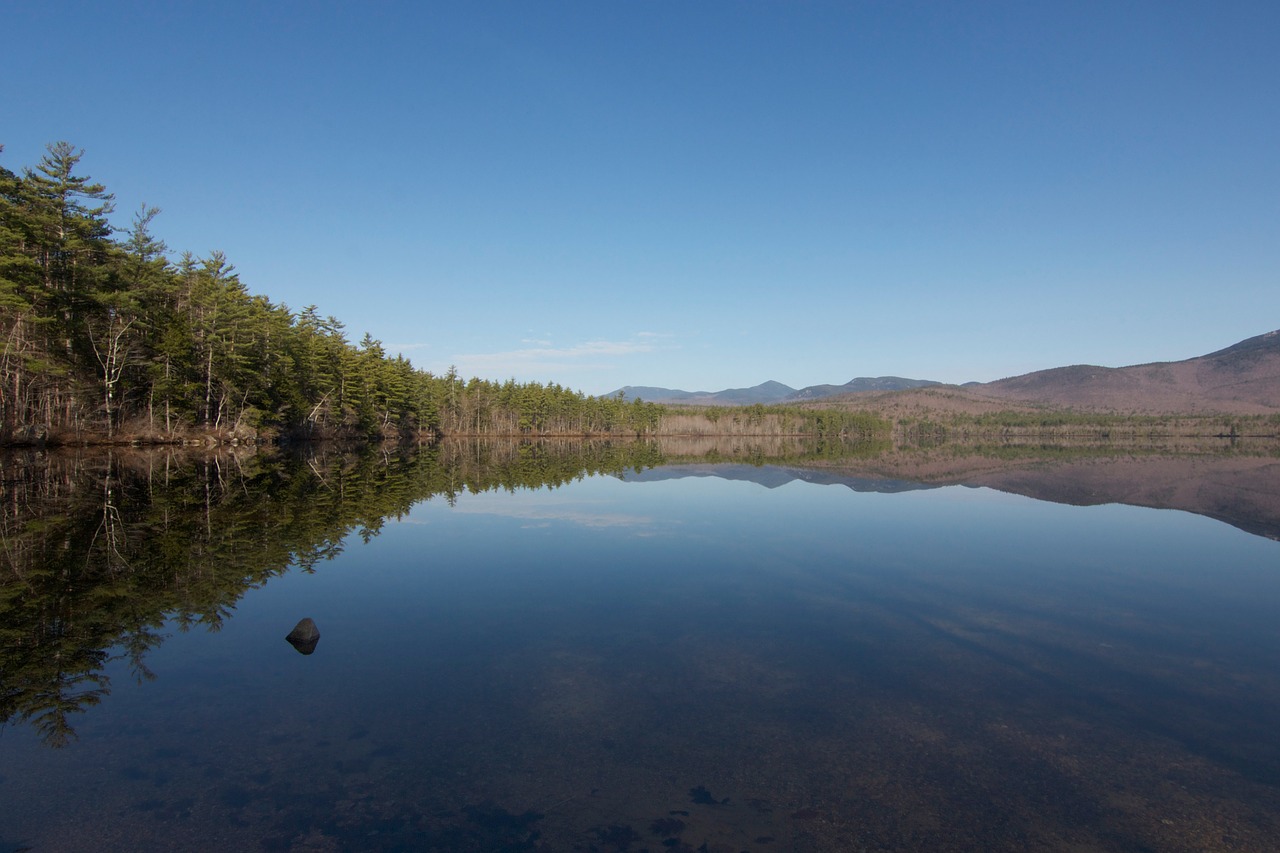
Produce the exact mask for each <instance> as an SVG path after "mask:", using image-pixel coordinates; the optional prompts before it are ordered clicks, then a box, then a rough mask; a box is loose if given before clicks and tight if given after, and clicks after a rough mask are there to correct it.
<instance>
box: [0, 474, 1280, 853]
mask: <svg viewBox="0 0 1280 853" xmlns="http://www.w3.org/2000/svg"><path fill="white" fill-rule="evenodd" d="M659 470H662V469H659ZM728 470H729V469H726V471H728ZM761 470H762V471H764V472H765V473H767V471H768V470H769V469H761ZM652 473H653V472H649V476H637V475H632V476H630V477H628V476H627V475H625V474H624V475H622V476H610V475H597V476H589V477H585V478H583V479H580V480H576V481H572V480H571V481H569V482H567V483H564V484H562V485H559V486H558V487H556V488H514V489H511V490H497V491H486V492H482V493H479V494H475V493H470V492H468V491H465V490H464V491H462V492H460V493H458V494H456V495H455V496H454V498H455V499H454V500H453V501H446V500H441V499H432V500H428V501H423V502H418V503H416V504H413V505H412V508H411V509H410V510H409V511H408V513H407V514H404V515H402V516H401V517H400V518H398V519H396V518H391V519H389V520H387V522H386V523H385V524H384V525H383V526H382V527H381V530H380V532H378V534H377V535H374V536H369V537H367V540H368V541H364V540H363V539H362V537H360V536H358V535H350V536H348V537H347V538H346V540H345V543H344V547H343V549H342V550H341V552H340V553H337V554H336V556H334V557H333V559H331V560H324V561H321V562H319V563H318V564H317V566H316V568H315V571H314V572H304V571H300V570H298V569H296V568H295V569H293V570H290V571H285V572H284V573H283V574H280V575H279V576H275V577H270V578H269V579H259V580H258V581H255V583H258V584H259V585H258V586H256V587H254V588H251V589H248V590H247V591H246V592H244V593H243V597H241V598H240V599H239V600H238V601H237V602H234V605H233V609H231V610H228V618H226V619H225V620H223V621H222V623H221V628H220V630H217V631H209V630H206V629H205V628H204V627H202V626H199V625H196V626H194V627H191V628H190V629H188V630H182V629H181V628H180V627H179V626H178V625H177V624H176V621H175V620H174V619H170V620H169V621H168V622H165V623H163V624H162V625H161V626H159V627H158V628H157V632H158V633H160V634H163V635H166V638H165V639H164V640H163V642H158V643H155V644H153V645H152V647H151V648H150V650H149V651H148V652H147V653H146V656H145V666H146V668H148V669H149V670H150V672H151V673H152V674H153V675H154V678H151V679H147V678H145V677H144V678H141V679H139V678H137V677H136V675H137V672H138V670H137V662H136V660H134V661H131V660H130V659H129V657H128V656H127V655H123V656H121V654H120V653H121V652H122V651H123V650H122V649H121V648H119V647H117V648H115V649H113V650H112V654H113V655H114V656H115V657H114V659H112V660H111V661H109V662H108V663H106V664H105V666H104V667H103V668H102V670H101V672H102V674H104V675H105V676H107V677H108V678H109V679H110V692H109V694H106V695H104V696H103V697H101V701H100V702H99V703H98V704H97V705H95V706H93V707H89V708H87V709H86V710H85V711H84V712H83V713H75V714H73V719H74V727H75V736H74V738H72V739H70V741H69V742H68V743H67V745H66V746H63V747H61V748H57V749H54V748H51V747H50V746H49V745H48V742H47V738H42V736H41V734H40V732H39V731H38V730H37V728H36V727H35V726H33V725H28V724H24V723H22V722H21V721H20V720H19V719H17V718H16V717H15V718H14V719H11V720H10V722H9V724H8V725H7V726H6V728H5V729H4V730H3V733H2V734H0V851H8V850H20V849H28V848H29V849H33V850H84V849H95V850H192V849H208V850H214V849H265V850H299V851H301V850H463V851H466V850H548V851H550V850H557V851H558V850H582V851H588V850H598V851H624V850H629V851H640V850H650V851H661V850H699V849H705V850H707V851H709V853H710V851H735V852H736V851H743V850H750V851H753V853H756V852H757V851H770V850H779V851H781V850H802V851H803V850H860V849H866V850H884V849H890V850H1010V851H1012V850H1079V851H1095V850H1097V851H1104V850H1105V851H1144V850H1265V849H1269V846H1270V845H1272V844H1273V843H1274V839H1275V838H1280V731H1277V728H1276V726H1275V721H1276V720H1277V719H1280V620H1278V619H1277V613H1278V612H1280V611H1278V609H1277V605H1280V543H1277V542H1275V541H1271V540H1269V539H1265V538H1261V537H1257V536H1251V535H1248V534H1246V533H1243V532H1241V531H1240V530H1237V529H1235V528H1232V527H1229V526H1227V525H1225V524H1222V523H1219V522H1216V521H1213V520H1210V519H1207V518H1203V517H1199V516H1195V515H1190V514H1187V513H1181V512H1173V511H1161V510H1153V509H1143V508H1135V507H1127V506H1114V505H1113V506H1096V507H1072V506H1062V505H1057V504H1051V503H1043V502H1037V501H1034V500H1031V499H1029V498H1022V497H1017V496H1012V495H1009V494H1004V493H1000V492H995V491H990V490H987V489H972V488H964V487H958V486H956V487H948V488H941V489H934V490H924V491H913V490H902V491H895V490H893V489H890V490H887V491H884V492H871V491H862V492H860V491H854V490H852V489H850V488H845V487H843V486H841V485H839V484H817V483H811V482H804V481H800V480H793V481H790V482H786V478H785V477H783V478H780V479H779V482H780V483H781V484H780V485H779V484H777V483H774V484H773V485H774V486H775V487H773V488H765V487H763V486H761V485H760V484H758V483H757V482H751V481H749V480H731V479H723V478H720V477H716V476H698V477H680V476H672V477H670V478H667V479H660V478H656V477H653V476H652ZM666 473H674V474H678V473H680V472H679V470H678V469H677V470H674V471H671V472H666ZM698 473H699V474H702V475H705V474H707V469H706V467H705V466H702V467H699V469H698ZM712 473H713V474H714V471H712ZM208 570H209V571H210V572H215V573H216V572H217V571H218V566H216V565H212V566H209V567H208ZM303 617H310V618H312V619H314V620H315V622H316V624H317V625H318V627H319V630H320V633H321V638H320V640H319V643H318V645H317V646H316V648H315V650H314V653H312V654H309V655H302V654H299V653H298V651H296V650H295V649H294V648H293V647H292V646H291V645H289V644H288V643H287V642H285V639H284V637H285V635H286V634H287V633H288V632H289V631H290V629H292V628H293V626H294V625H295V624H296V623H297V622H298V620H300V619H302V618H303Z"/></svg>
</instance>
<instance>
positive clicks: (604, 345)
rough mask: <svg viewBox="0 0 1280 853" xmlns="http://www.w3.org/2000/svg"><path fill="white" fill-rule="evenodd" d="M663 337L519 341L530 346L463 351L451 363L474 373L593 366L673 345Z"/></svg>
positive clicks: (526, 373)
mask: <svg viewBox="0 0 1280 853" xmlns="http://www.w3.org/2000/svg"><path fill="white" fill-rule="evenodd" d="M666 337H670V336H668V335H661V334H658V333H654V332H641V333H639V334H636V335H634V336H632V337H631V338H630V339H629V340H623V341H609V340H593V341H583V342H582V343H577V344H571V345H569V346H559V347H557V346H553V345H551V344H550V342H548V341H521V343H530V344H534V346H528V347H524V348H522V349H512V350H506V351H503V352H488V353H464V354H460V355H456V356H454V357H453V360H452V363H453V364H455V365H456V366H457V368H458V371H459V372H460V373H462V374H464V375H477V376H484V375H488V376H494V375H501V374H525V375H528V374H532V373H542V374H547V373H554V372H556V371H578V370H583V369H596V368H601V367H607V366H609V364H610V362H611V360H612V359H616V358H625V357H627V356H633V355H640V354H643V353H650V352H655V351H657V350H659V349H671V348H673V345H671V344H663V343H662V342H661V341H660V340H659V339H661V338H666Z"/></svg>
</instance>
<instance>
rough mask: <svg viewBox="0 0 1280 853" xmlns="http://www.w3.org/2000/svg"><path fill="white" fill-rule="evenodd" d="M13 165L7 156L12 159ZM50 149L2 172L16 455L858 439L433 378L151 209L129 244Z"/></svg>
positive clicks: (769, 420) (535, 386)
mask: <svg viewBox="0 0 1280 853" xmlns="http://www.w3.org/2000/svg"><path fill="white" fill-rule="evenodd" d="M0 150H2V149H0ZM82 155H83V152H82V151H81V150H79V149H77V148H75V147H74V146H72V145H71V144H69V143H66V142H57V143H53V144H50V145H49V146H48V147H47V151H46V153H45V155H44V157H43V158H42V159H41V160H40V162H39V163H37V164H36V165H35V166H34V167H30V168H24V169H22V170H21V172H20V173H15V172H13V171H10V170H8V169H5V168H2V167H0V389H3V393H2V394H0V444H5V445H21V444H50V445H58V444H93V443H106V444H112V443H177V442H182V441H199V442H205V443H208V442H214V443H220V442H227V441H231V442H241V441H273V440H282V439H295V440H296V439H303V440H306V439H321V438H358V439H387V438H405V437H415V438H418V437H429V438H430V437H439V436H443V435H475V436H487V435H626V436H645V435H653V434H658V433H660V432H664V431H670V430H673V429H693V430H694V432H703V431H705V430H706V429H708V428H710V429H712V430H713V431H716V432H721V433H724V434H735V433H738V432H744V431H748V430H756V431H759V432H761V433H764V434H768V433H773V432H787V431H790V432H796V433H800V434H809V433H824V432H825V433H829V432H832V431H835V432H839V433H842V434H846V435H848V434H850V433H853V434H860V433H863V432H867V433H869V432H874V431H878V430H881V429H883V428H884V427H885V425H884V424H882V423H881V422H880V421H879V420H878V419H876V418H874V417H871V416H865V415H857V414H853V413H846V414H829V413H818V414H815V413H810V412H798V411H783V410H772V409H771V410H768V411H766V410H765V409H764V408H763V407H749V408H748V409H744V410H742V411H741V412H732V413H721V412H717V413H715V414H713V415H712V416H710V417H699V418H698V419H697V420H698V421H699V423H698V424H694V425H691V424H690V423H689V419H690V415H689V413H687V412H683V413H672V412H671V411H669V410H668V409H667V408H665V407H663V406H659V405H655V404H651V403H646V402H642V401H631V402H627V401H624V400H622V399H621V398H614V397H592V396H587V395H584V394H582V393H581V392H578V391H573V390H571V389H568V388H564V387H562V386H560V385H558V384H555V383H550V384H541V383H536V382H516V381H514V380H508V381H506V382H493V381H488V380H483V379H476V378H470V379H468V378H464V377H461V376H459V375H458V374H457V372H456V371H455V370H453V369H450V370H449V371H448V372H447V373H446V374H445V375H434V374H432V373H431V372H429V371H424V370H419V369H417V368H415V367H414V366H413V365H412V364H411V363H410V362H409V361H408V360H407V359H405V358H404V357H403V356H399V355H397V356H391V355H389V354H388V353H387V352H386V351H385V350H384V348H383V346H382V343H381V342H380V341H378V340H376V339H374V338H373V337H372V336H371V335H368V334H366V335H365V336H364V337H363V338H362V339H361V340H360V341H359V342H358V343H354V342H352V341H351V340H350V339H348V336H347V331H346V329H345V327H344V326H343V324H342V322H341V321H340V320H338V319H337V318H335V317H332V316H322V315H321V314H320V312H319V310H318V309H317V308H316V307H315V306H314V305H312V306H307V307H305V308H303V309H302V310H301V311H293V310H291V309H290V308H289V307H288V306H287V305H283V304H275V303H273V302H271V301H270V300H269V299H267V298H266V297H264V296H261V295H256V294H252V293H250V292H249V290H248V288H247V287H246V286H245V284H244V283H243V282H242V281H241V280H240V278H239V276H238V274H237V273H236V271H235V268H234V267H233V266H232V264H231V263H230V262H229V261H228V259H227V258H226V257H225V256H224V255H223V254H222V253H220V252H213V253H211V254H210V255H209V256H208V257H196V256H195V255H192V254H191V253H189V252H188V253H183V254H181V255H180V256H179V257H178V259H177V260H176V261H172V260H170V254H169V251H168V247H167V246H166V245H165V243H164V241H163V240H161V239H159V238H158V237H157V236H156V235H155V234H154V233H153V231H152V224H153V221H154V219H155V217H156V215H157V214H158V213H159V210H158V209H156V208H153V207H147V206H146V205H143V206H142V207H141V208H140V209H139V210H138V211H137V212H136V213H135V214H134V216H133V219H132V225H131V227H130V228H129V229H128V230H123V229H121V230H119V231H118V230H117V229H116V228H114V227H113V226H112V225H111V223H110V222H109V221H108V215H109V214H111V213H112V212H113V209H114V208H113V196H112V194H111V193H109V192H108V191H107V189H106V187H104V186H103V185H102V184H99V183H96V182H94V181H93V180H92V179H90V178H89V177H86V176H84V175H82V174H80V173H79V171H78V170H79V164H80V160H81V157H82Z"/></svg>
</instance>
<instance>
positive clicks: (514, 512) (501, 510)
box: [453, 501, 653, 528]
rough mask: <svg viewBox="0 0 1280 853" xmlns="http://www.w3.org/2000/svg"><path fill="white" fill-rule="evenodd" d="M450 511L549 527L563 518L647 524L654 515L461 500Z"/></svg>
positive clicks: (592, 523) (590, 523)
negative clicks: (497, 517)
mask: <svg viewBox="0 0 1280 853" xmlns="http://www.w3.org/2000/svg"><path fill="white" fill-rule="evenodd" d="M453 512H460V513H468V514H472V515H499V516H504V517H506V518H519V519H523V520H525V521H526V522H528V524H527V525H526V526H527V527H548V526H550V524H551V523H552V522H556V521H559V522H565V523H568V524H576V525H579V526H581V527H639V528H644V527H650V526H652V525H653V519H652V518H650V517H648V516H643V515H627V514H626V513H609V512H589V511H585V510H575V509H572V508H570V507H554V506H551V507H548V506H540V507H534V506H521V505H518V504H491V503H484V504H472V503H467V502H466V501H463V502H460V503H459V504H458V505H457V506H455V507H454V508H453Z"/></svg>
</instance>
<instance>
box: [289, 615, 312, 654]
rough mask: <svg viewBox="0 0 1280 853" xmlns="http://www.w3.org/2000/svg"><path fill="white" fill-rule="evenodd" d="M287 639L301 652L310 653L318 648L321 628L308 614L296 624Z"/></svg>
mask: <svg viewBox="0 0 1280 853" xmlns="http://www.w3.org/2000/svg"><path fill="white" fill-rule="evenodd" d="M285 639H286V640H288V641H289V644H290V645H291V646H293V647H294V648H295V649H297V650H298V651H299V652H301V653H302V654H304V655H309V654H311V653H312V652H314V651H315V650H316V643H319V642H320V629H319V628H317V627H316V623H315V622H314V621H312V619H311V617H310V616H308V617H307V618H306V619H303V620H302V621H301V622H299V623H298V624H297V625H295V626H294V628H293V630H292V631H290V632H289V636H287V637H285Z"/></svg>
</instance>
